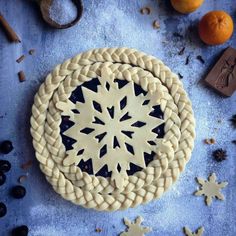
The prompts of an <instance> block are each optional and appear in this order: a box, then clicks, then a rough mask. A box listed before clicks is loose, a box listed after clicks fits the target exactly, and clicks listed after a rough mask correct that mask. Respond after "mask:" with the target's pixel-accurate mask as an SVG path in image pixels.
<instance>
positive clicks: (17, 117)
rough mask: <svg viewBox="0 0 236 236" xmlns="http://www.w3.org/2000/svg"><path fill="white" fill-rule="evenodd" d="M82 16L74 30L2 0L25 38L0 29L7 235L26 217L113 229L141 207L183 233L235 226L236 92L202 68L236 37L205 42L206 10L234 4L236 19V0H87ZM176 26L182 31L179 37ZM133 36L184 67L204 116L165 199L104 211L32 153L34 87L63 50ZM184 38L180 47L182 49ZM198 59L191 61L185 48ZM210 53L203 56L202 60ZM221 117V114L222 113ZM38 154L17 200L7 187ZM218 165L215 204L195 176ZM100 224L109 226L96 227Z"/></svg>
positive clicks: (217, 232) (54, 231) (166, 228)
mask: <svg viewBox="0 0 236 236" xmlns="http://www.w3.org/2000/svg"><path fill="white" fill-rule="evenodd" d="M143 6H150V7H151V9H152V12H151V14H150V15H149V16H144V15H141V14H140V13H139V10H140V8H141V7H143ZM84 7H85V10H84V14H83V18H82V20H81V22H80V23H79V24H78V25H76V26H75V27H73V28H71V29H67V30H61V31H60V30H54V29H52V28H50V27H48V26H47V25H46V24H45V23H44V22H43V21H42V19H41V17H40V14H39V11H38V8H37V5H36V3H35V2H33V1H30V0H7V1H6V0H5V1H3V0H2V1H0V10H1V12H2V13H3V14H4V16H5V17H6V18H7V19H8V21H9V22H10V23H11V24H12V26H13V28H14V29H15V30H16V31H17V32H18V34H19V35H20V37H21V38H22V43H21V44H10V43H8V42H7V40H6V39H5V36H4V35H3V34H2V32H0V117H1V118H0V140H4V139H10V140H12V141H13V143H14V147H15V149H14V151H13V152H12V153H10V154H8V155H6V156H0V158H1V159H9V160H10V162H11V163H12V169H11V171H10V172H9V173H7V184H5V185H4V186H1V187H0V201H3V202H5V203H6V205H7V207H8V214H7V216H5V217H4V218H1V219H0V235H1V236H5V235H8V232H9V231H10V230H11V229H12V228H13V227H14V226H17V225H21V224H26V225H28V226H29V228H30V235H32V236H64V235H68V236H77V235H91V236H93V235H94V236H95V235H105V236H113V235H114V236H115V235H118V234H119V233H120V232H121V231H123V230H124V229H125V226H124V225H123V223H122V218H123V217H124V216H126V217H128V218H130V219H131V220H133V219H134V218H135V217H136V216H138V215H142V216H143V217H144V219H145V221H144V225H146V226H150V227H152V228H153V232H152V233H149V234H148V235H150V236H151V235H153V236H154V235H155V236H156V235H157V236H158V235H160V236H176V235H183V233H182V227H183V226H185V225H188V226H189V227H190V228H191V229H192V230H195V229H197V228H198V227H199V226H204V227H205V233H204V235H205V236H213V235H214V236H222V235H224V236H225V235H227V236H235V235H236V226H235V221H236V217H235V212H236V201H235V196H236V173H235V170H236V169H235V165H236V156H235V153H236V146H235V145H233V144H231V140H233V139H235V134H236V130H233V128H232V126H231V125H230V122H229V119H230V117H231V116H232V114H234V113H236V105H235V104H236V103H235V102H236V95H234V96H232V97H231V98H222V97H220V96H218V95H216V94H215V93H214V92H213V91H211V90H210V89H208V88H206V87H205V86H204V84H203V83H202V82H201V79H202V78H204V75H205V74H206V73H207V71H208V70H209V68H210V67H211V66H212V65H213V63H214V62H215V60H216V58H217V56H219V55H220V52H221V51H222V49H224V48H226V47H227V46H229V45H231V46H234V47H236V34H234V36H233V37H232V39H231V40H230V41H229V42H227V43H226V44H224V45H222V46H217V47H207V46H205V45H204V44H203V43H201V42H200V40H199V38H198V36H197V31H196V25H197V22H198V20H199V19H200V17H201V16H203V15H204V14H205V13H206V12H208V11H210V10H216V9H223V10H225V11H227V12H229V13H230V14H231V15H232V16H233V18H234V21H235V23H236V5H235V1H232V0H224V1H223V0H218V1H216V0H214V1H213V0H211V1H209V0H208V1H205V3H204V5H203V6H202V7H201V9H199V10H198V11H196V12H194V13H193V14H191V15H188V16H185V15H179V14H178V13H176V12H175V11H173V10H172V9H171V7H170V4H169V1H161V0H159V1H156V0H155V1H154V0H142V1H141V0H132V1H126V0H110V1H105V0H86V1H84ZM155 19H157V20H158V21H159V22H160V26H161V27H160V29H159V30H154V29H153V28H152V22H153V20H155ZM173 32H179V33H180V34H182V35H184V38H183V39H180V38H176V37H173ZM119 46H126V47H132V48H137V49H139V50H142V51H144V52H146V53H149V54H152V55H154V56H156V57H158V58H160V59H161V60H163V61H164V62H165V64H167V65H168V66H169V67H170V68H171V69H172V70H173V71H174V72H176V73H178V72H180V73H181V74H182V75H183V76H184V78H183V80H182V81H183V83H184V87H185V89H186V91H187V92H188V94H189V96H190V98H191V100H192V103H193V108H194V112H195V116H196V121H197V127H196V132H197V137H196V142H195V149H194V152H193V155H192V159H191V160H190V162H189V164H188V165H187V168H186V171H185V172H184V173H183V174H182V176H181V178H180V179H179V181H178V182H177V183H176V184H175V185H174V186H173V187H172V188H171V190H170V191H169V192H167V193H166V194H165V195H164V196H163V197H162V198H161V199H160V200H158V201H153V202H151V203H149V204H147V205H144V206H139V207H137V208H135V209H129V210H126V211H118V212H114V213H103V212H96V211H94V210H87V209H84V208H81V207H79V206H75V205H73V204H71V203H69V202H67V201H65V200H63V199H62V198H61V197H59V196H58V195H57V194H56V193H55V192H54V191H53V190H52V188H51V186H50V185H49V184H48V183H47V182H46V180H45V178H44V176H43V174H42V173H41V172H40V170H39V167H38V163H37V161H36V160H35V158H34V151H33V148H32V145H31V136H30V132H29V128H30V125H29V119H30V113H31V111H30V110H31V106H32V103H33V96H34V94H35V92H36V91H37V90H38V88H39V85H40V84H41V83H42V82H43V81H44V78H45V76H46V75H47V73H49V71H51V70H52V69H53V67H54V66H55V65H57V64H58V63H61V62H63V61H64V60H65V59H67V58H70V57H72V56H73V55H76V54H77V53H80V52H83V51H86V50H88V49H91V48H98V47H119ZM182 47H186V49H185V53H184V55H182V56H179V55H178V52H179V50H180V49H181V48H182ZM30 48H35V49H36V54H35V55H34V56H27V58H26V59H25V60H24V61H23V62H22V63H21V64H17V63H16V62H15V60H16V59H17V58H18V57H19V56H20V55H22V54H23V53H24V54H26V53H27V51H28V50H29V49H30ZM188 55H190V58H191V60H190V63H189V65H188V66H186V65H185V58H186V56H188ZM197 55H202V57H203V58H204V60H205V61H206V63H205V64H201V63H200V62H199V61H198V60H196V56H197ZM19 70H24V71H25V73H26V76H27V81H26V82H24V83H19V82H18V79H17V72H18V71H19ZM218 120H221V121H222V122H221V123H218V122H217V121H218ZM211 137H214V138H215V139H216V141H217V143H216V144H215V145H213V146H207V145H204V144H203V139H205V138H211ZM220 147H222V148H225V149H227V151H228V160H227V161H225V162H222V163H216V162H215V161H213V160H212V158H211V152H212V150H214V149H216V148H220ZM29 159H33V160H34V165H33V167H32V168H31V169H30V170H29V171H28V173H29V177H28V179H27V181H26V182H25V183H24V185H25V187H26V189H27V196H26V197H25V198H24V199H21V200H15V199H13V198H12V197H10V196H9V189H10V187H11V186H13V185H14V184H16V183H17V178H18V177H19V176H20V175H22V174H25V172H24V171H23V170H22V169H21V168H20V165H21V164H22V163H24V162H25V161H27V160H29ZM211 172H215V173H216V174H217V176H218V177H219V180H220V181H224V180H227V181H228V182H229V185H228V186H227V187H226V188H225V189H224V190H223V193H224V195H225V197H226V200H225V201H223V202H222V201H214V202H213V204H212V206H210V207H207V206H205V204H204V200H203V198H202V197H195V196H193V195H192V193H193V192H194V191H195V190H196V188H197V187H198V185H197V183H196V182H195V177H196V176H201V177H204V178H206V177H207V176H208V175H209V174H210V173H211ZM96 227H99V228H101V229H102V232H101V233H100V234H99V233H96V232H95V228H96Z"/></svg>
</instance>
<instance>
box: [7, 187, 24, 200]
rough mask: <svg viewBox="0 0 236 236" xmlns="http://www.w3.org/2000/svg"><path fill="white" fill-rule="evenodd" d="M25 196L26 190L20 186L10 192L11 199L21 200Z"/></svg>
mask: <svg viewBox="0 0 236 236" xmlns="http://www.w3.org/2000/svg"><path fill="white" fill-rule="evenodd" d="M25 194H26V189H25V188H24V187H23V186H20V185H17V186H15V187H13V188H12V190H11V195H12V197H14V198H17V199H20V198H23V197H24V196H25Z"/></svg>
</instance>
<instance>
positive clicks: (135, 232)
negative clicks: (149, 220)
mask: <svg viewBox="0 0 236 236" xmlns="http://www.w3.org/2000/svg"><path fill="white" fill-rule="evenodd" d="M142 222H143V218H142V217H141V216H138V217H137V218H136V219H135V221H134V223H133V222H131V221H130V220H128V219H127V218H124V223H125V225H127V226H128V228H127V229H126V231H125V232H123V233H121V234H120V236H144V234H145V233H149V232H151V231H152V229H151V228H149V227H142V226H141V223H142Z"/></svg>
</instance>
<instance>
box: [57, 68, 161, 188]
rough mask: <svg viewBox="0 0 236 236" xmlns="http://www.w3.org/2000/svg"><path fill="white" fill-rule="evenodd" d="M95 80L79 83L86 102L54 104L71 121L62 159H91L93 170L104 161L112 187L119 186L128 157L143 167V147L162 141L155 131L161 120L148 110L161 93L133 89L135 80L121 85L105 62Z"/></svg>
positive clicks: (155, 146) (152, 149)
mask: <svg viewBox="0 0 236 236" xmlns="http://www.w3.org/2000/svg"><path fill="white" fill-rule="evenodd" d="M98 80H99V83H100V84H99V85H98V86H97V91H93V90H91V89H89V88H86V87H84V86H83V87H81V90H82V94H83V97H84V103H83V102H78V101H77V102H76V103H73V102H71V101H70V100H69V99H68V100H67V101H66V102H58V103H57V104H56V107H57V108H58V109H59V110H61V111H62V115H65V116H69V119H70V120H71V121H73V122H74V125H73V126H72V127H71V128H69V129H67V130H66V131H65V132H64V133H63V134H64V135H66V136H68V137H70V138H72V139H74V140H76V143H75V144H73V149H72V150H67V151H66V154H67V156H66V158H65V160H64V161H63V164H64V165H71V164H73V163H75V164H78V163H79V162H80V160H83V161H87V160H89V159H92V166H93V172H94V174H96V173H98V172H99V170H101V168H103V167H104V166H105V165H107V167H108V171H111V172H112V180H114V181H115V184H116V187H117V188H121V187H122V186H123V181H124V180H125V179H127V178H128V175H127V170H129V169H130V164H131V163H132V164H135V165H137V166H139V167H141V168H145V167H146V164H145V160H144V153H151V152H154V153H156V152H157V149H158V148H160V149H161V148H163V147H164V146H165V145H164V144H163V143H162V139H160V138H158V137H157V136H158V135H157V133H155V132H153V130H154V129H155V128H157V127H158V126H160V125H161V124H163V123H164V120H162V119H160V118H157V117H154V116H152V115H150V114H151V113H152V112H153V110H154V108H153V106H156V105H158V104H160V97H161V95H160V94H158V93H157V92H155V93H153V92H150V91H149V92H148V93H147V94H146V95H144V94H142V93H141V94H139V95H136V94H135V89H134V82H133V81H129V82H128V81H127V83H126V84H125V85H123V86H120V85H119V84H118V82H116V81H115V76H114V74H112V73H111V71H110V70H109V69H108V68H107V67H104V68H102V69H101V77H99V78H98ZM75 111H76V112H75Z"/></svg>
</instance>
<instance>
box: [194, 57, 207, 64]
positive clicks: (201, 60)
mask: <svg viewBox="0 0 236 236" xmlns="http://www.w3.org/2000/svg"><path fill="white" fill-rule="evenodd" d="M196 58H197V59H198V60H199V61H200V62H201V63H202V64H204V63H205V60H204V59H203V58H202V56H201V55H198V56H197V57H196Z"/></svg>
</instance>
